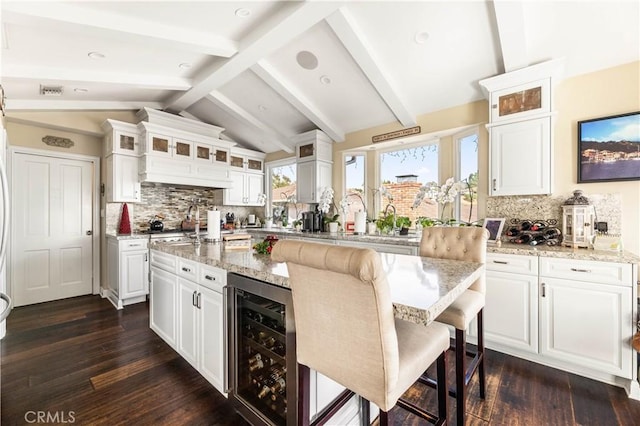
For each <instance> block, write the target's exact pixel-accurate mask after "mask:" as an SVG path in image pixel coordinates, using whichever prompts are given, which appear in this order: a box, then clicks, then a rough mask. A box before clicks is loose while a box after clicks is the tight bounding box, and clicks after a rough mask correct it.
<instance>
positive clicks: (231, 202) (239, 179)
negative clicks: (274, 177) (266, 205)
mask: <svg viewBox="0 0 640 426" xmlns="http://www.w3.org/2000/svg"><path fill="white" fill-rule="evenodd" d="M229 178H230V179H231V182H232V184H231V185H232V186H231V188H228V189H224V190H223V193H222V196H223V199H222V204H223V205H225V206H261V205H262V204H261V203H260V200H259V197H260V194H262V193H264V175H262V174H255V173H247V172H237V171H230V172H229Z"/></svg>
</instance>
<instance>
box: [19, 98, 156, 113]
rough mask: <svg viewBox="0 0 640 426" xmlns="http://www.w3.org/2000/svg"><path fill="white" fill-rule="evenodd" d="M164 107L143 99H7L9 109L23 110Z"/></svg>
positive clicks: (95, 109) (98, 109)
mask: <svg viewBox="0 0 640 426" xmlns="http://www.w3.org/2000/svg"><path fill="white" fill-rule="evenodd" d="M144 107H147V108H153V109H162V103H160V102H141V101H126V102H125V101H74V100H61V99H55V100H53V99H46V100H42V99H7V111H22V110H41V111H48V110H88V111H91V110H94V111H100V110H135V111H137V110H139V109H141V108H144Z"/></svg>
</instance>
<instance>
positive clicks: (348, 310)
mask: <svg viewBox="0 0 640 426" xmlns="http://www.w3.org/2000/svg"><path fill="white" fill-rule="evenodd" d="M271 257H272V259H273V260H275V261H278V262H286V263H287V269H288V273H289V284H290V286H291V292H292V298H293V312H294V317H295V323H296V350H297V362H298V376H299V386H298V419H299V420H298V424H301V425H306V424H309V389H308V376H309V368H312V369H314V370H316V371H318V372H320V373H322V374H323V375H325V376H327V377H329V378H330V379H332V380H334V381H336V382H338V383H340V384H341V385H343V386H344V387H346V388H347V390H349V391H351V392H350V393H346V394H343V395H342V396H343V399H344V401H342V403H344V402H346V401H348V400H349V398H350V396H351V395H353V393H355V394H357V395H359V396H360V397H361V398H364V399H366V400H368V401H371V402H373V403H375V404H376V405H377V406H378V407H379V408H380V410H381V412H380V424H381V425H386V424H387V412H388V411H389V410H390V409H391V408H393V407H394V406H395V405H396V403H397V404H398V405H399V406H401V407H403V408H405V409H408V410H409V411H411V412H412V413H413V414H418V415H420V416H422V417H424V418H426V419H428V420H429V421H430V422H432V423H434V424H446V415H447V407H446V404H447V386H446V365H445V364H446V358H445V357H446V352H447V349H448V348H449V332H448V330H447V327H446V326H444V325H442V324H438V323H433V324H432V325H430V326H423V325H418V324H415V323H411V322H407V321H402V320H398V319H396V318H395V317H394V314H393V304H392V301H391V295H390V289H389V284H388V282H387V278H386V274H385V272H384V270H383V268H382V261H381V259H380V256H379V255H378V253H376V252H375V251H373V250H371V249H361V248H353V247H342V246H333V245H327V244H317V243H308V242H303V241H293V240H280V241H279V242H278V243H277V244H276V245H275V246H274V248H273V251H272V253H271ZM436 360H437V370H438V373H437V374H438V381H439V382H440V383H445V385H444V386H440V387H439V388H438V416H435V415H433V414H432V413H428V412H427V411H426V410H422V409H421V408H419V407H417V406H415V405H413V404H411V403H409V402H404V401H402V400H401V399H400V397H401V396H402V394H403V393H404V392H405V391H406V390H407V389H409V388H410V387H411V386H412V385H413V384H414V383H415V382H416V381H417V380H418V379H419V378H420V377H421V375H422V374H423V373H424V371H426V369H427V368H428V367H429V366H430V365H431V364H433V362H434V361H436ZM305 377H306V379H305ZM305 380H307V381H306V382H305ZM339 400H340V398H337V399H336V401H334V402H335V403H336V404H338V403H340V401H339ZM362 405H363V406H366V407H368V403H366V404H362ZM337 409H338V405H335V404H334V406H333V407H332V406H330V407H329V408H328V409H327V410H325V412H324V413H321V415H320V416H318V417H316V419H315V420H314V424H322V422H323V421H325V420H326V416H325V417H323V415H325V414H326V415H330V414H332V413H335V412H336V411H337ZM366 422H367V423H368V415H367V419H366Z"/></svg>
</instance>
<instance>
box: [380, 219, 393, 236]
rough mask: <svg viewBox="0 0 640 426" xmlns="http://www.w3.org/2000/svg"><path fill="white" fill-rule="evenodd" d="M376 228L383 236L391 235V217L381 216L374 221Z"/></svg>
mask: <svg viewBox="0 0 640 426" xmlns="http://www.w3.org/2000/svg"><path fill="white" fill-rule="evenodd" d="M376 228H378V231H380V234H383V235H388V234H391V233H393V215H381V216H380V217H379V218H378V219H377V220H376Z"/></svg>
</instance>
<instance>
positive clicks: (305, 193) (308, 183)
mask: <svg viewBox="0 0 640 426" xmlns="http://www.w3.org/2000/svg"><path fill="white" fill-rule="evenodd" d="M315 187H316V178H315V163H314V162H313V161H309V162H306V163H298V164H297V166H296V191H297V198H298V202H300V203H312V202H314V201H313V200H314V199H315Z"/></svg>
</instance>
